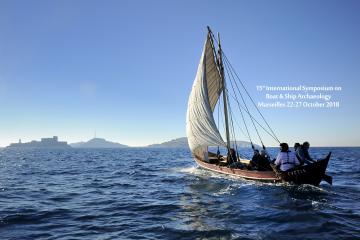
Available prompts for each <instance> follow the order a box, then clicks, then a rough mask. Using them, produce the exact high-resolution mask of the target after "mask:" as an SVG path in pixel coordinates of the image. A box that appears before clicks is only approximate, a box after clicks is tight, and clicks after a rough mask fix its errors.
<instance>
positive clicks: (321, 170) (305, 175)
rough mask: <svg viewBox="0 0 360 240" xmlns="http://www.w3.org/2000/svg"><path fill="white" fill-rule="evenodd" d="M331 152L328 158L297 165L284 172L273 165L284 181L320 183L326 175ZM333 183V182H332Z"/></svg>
mask: <svg viewBox="0 0 360 240" xmlns="http://www.w3.org/2000/svg"><path fill="white" fill-rule="evenodd" d="M330 156H331V152H330V153H329V154H328V155H327V156H326V158H324V159H321V160H318V161H316V162H315V163H312V164H308V165H304V166H301V167H297V168H295V169H293V170H291V171H287V172H282V171H279V170H277V169H276V168H274V167H273V169H274V171H275V172H276V175H277V176H278V177H279V178H280V179H281V180H282V181H283V182H291V183H294V184H311V185H315V186H317V185H319V184H320V182H321V180H323V179H324V177H325V171H326V168H327V165H328V163H329V160H330ZM330 184H331V183H330Z"/></svg>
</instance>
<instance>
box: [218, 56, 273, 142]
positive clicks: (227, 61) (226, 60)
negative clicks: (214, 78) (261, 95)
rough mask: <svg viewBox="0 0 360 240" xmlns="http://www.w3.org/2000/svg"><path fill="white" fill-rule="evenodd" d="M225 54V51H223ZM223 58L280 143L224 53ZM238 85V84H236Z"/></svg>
mask: <svg viewBox="0 0 360 240" xmlns="http://www.w3.org/2000/svg"><path fill="white" fill-rule="evenodd" d="M222 52H223V51H222ZM223 56H224V59H225V62H226V63H227V64H229V66H230V68H231V69H232V72H233V73H234V74H235V76H236V78H237V79H238V80H239V82H240V84H241V86H242V87H243V88H244V90H245V92H246V94H247V95H248V97H249V98H250V100H251V102H252V103H253V105H254V107H255V108H256V110H257V112H258V113H259V114H260V116H261V118H262V119H263V120H264V122H265V124H266V125H267V127H268V128H269V129H270V131H271V133H272V134H273V135H274V137H275V138H276V140H277V141H278V142H279V143H280V140H279V138H278V137H277V136H276V134H275V132H274V131H273V130H272V128H271V127H270V125H269V123H268V122H267V121H266V119H265V117H264V115H263V114H262V113H261V111H260V110H259V108H258V107H257V106H256V103H255V102H254V100H253V98H252V97H251V95H250V94H249V92H248V91H247V89H246V87H245V85H244V84H243V82H242V81H241V79H240V77H239V76H238V75H237V73H236V71H235V69H234V67H233V66H232V65H231V63H230V61H229V59H228V58H227V57H226V55H225V53H224V52H223ZM235 83H236V82H235ZM236 85H237V84H236Z"/></svg>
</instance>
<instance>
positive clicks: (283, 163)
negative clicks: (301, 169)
mask: <svg viewBox="0 0 360 240" xmlns="http://www.w3.org/2000/svg"><path fill="white" fill-rule="evenodd" d="M275 165H276V166H277V167H278V166H280V170H281V171H288V170H290V169H292V168H293V167H295V166H297V165H300V162H299V160H298V159H297V158H296V155H295V154H294V153H293V152H291V151H290V150H289V145H288V144H287V143H281V144H280V152H279V154H278V155H277V157H276V160H275Z"/></svg>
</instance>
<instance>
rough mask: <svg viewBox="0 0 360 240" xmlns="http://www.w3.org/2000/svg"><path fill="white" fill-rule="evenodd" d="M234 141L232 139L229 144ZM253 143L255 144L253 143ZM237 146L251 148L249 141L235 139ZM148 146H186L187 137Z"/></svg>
mask: <svg viewBox="0 0 360 240" xmlns="http://www.w3.org/2000/svg"><path fill="white" fill-rule="evenodd" d="M233 143H234V142H233V141H232V142H231V144H233ZM254 145H255V144H254ZM237 146H238V147H241V148H251V143H250V142H246V141H237ZM148 147H151V148H168V147H171V148H188V147H189V145H188V140H187V137H182V138H176V139H173V140H170V141H167V142H163V143H159V144H151V145H149V146H148ZM255 147H256V148H259V146H258V145H255Z"/></svg>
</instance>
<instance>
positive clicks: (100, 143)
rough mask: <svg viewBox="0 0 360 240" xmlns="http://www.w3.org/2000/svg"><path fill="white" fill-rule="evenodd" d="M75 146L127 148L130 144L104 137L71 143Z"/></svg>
mask: <svg viewBox="0 0 360 240" xmlns="http://www.w3.org/2000/svg"><path fill="white" fill-rule="evenodd" d="M70 146H71V147H73V148H127V147H129V146H127V145H123V144H120V143H116V142H110V141H107V140H105V139H104V138H93V139H90V140H89V141H87V142H77V143H70Z"/></svg>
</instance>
